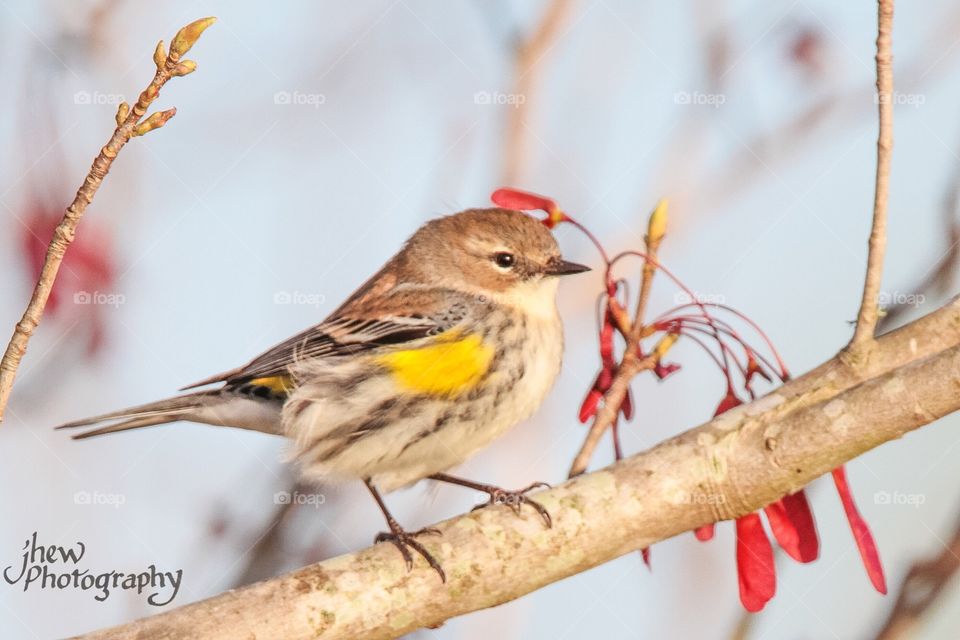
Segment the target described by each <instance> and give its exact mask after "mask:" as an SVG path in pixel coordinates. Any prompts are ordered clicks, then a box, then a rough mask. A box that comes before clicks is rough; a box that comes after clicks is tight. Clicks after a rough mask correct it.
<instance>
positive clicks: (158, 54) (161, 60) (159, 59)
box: [153, 40, 167, 71]
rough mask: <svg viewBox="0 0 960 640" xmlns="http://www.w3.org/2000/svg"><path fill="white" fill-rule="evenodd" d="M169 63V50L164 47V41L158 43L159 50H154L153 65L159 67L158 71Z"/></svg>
mask: <svg viewBox="0 0 960 640" xmlns="http://www.w3.org/2000/svg"><path fill="white" fill-rule="evenodd" d="M166 61H167V50H166V49H165V48H164V47H163V40H161V41H160V42H158V43H157V48H156V49H154V50H153V64H155V65H157V70H158V71H159V70H160V69H163V65H164V64H165V63H166Z"/></svg>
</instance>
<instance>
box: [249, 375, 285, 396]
mask: <svg viewBox="0 0 960 640" xmlns="http://www.w3.org/2000/svg"><path fill="white" fill-rule="evenodd" d="M250 384H252V385H256V386H258V387H266V388H267V389H270V391H273V392H274V393H276V394H277V395H284V394H286V393H288V392H289V391H290V390H291V389H292V388H293V378H291V377H290V376H270V377H268V378H254V379H253V380H251V381H250Z"/></svg>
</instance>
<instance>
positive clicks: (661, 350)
mask: <svg viewBox="0 0 960 640" xmlns="http://www.w3.org/2000/svg"><path fill="white" fill-rule="evenodd" d="M679 337H680V335H679V334H676V333H668V334H667V335H665V336H663V337H662V338H660V342H658V343H657V345H656V346H655V347H654V348H653V353H654V354H656V356H657V358H658V359H659V358H662V357H663V356H665V355H666V353H667V351H669V350H670V347H672V346H673V345H674V343H675V342H676V341H677V339H678V338H679Z"/></svg>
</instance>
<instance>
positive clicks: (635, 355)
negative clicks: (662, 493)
mask: <svg viewBox="0 0 960 640" xmlns="http://www.w3.org/2000/svg"><path fill="white" fill-rule="evenodd" d="M666 227H667V203H666V201H665V200H661V201H660V202H659V203H658V204H657V206H656V208H655V209H654V210H653V213H651V214H650V219H649V221H648V223H647V236H646V245H647V252H646V256H645V257H644V262H643V273H642V275H641V281H640V292H639V294H638V296H637V307H636V311H635V312H634V316H633V319H632V320H631V321H630V322H629V325H628V323H627V320H626V317H627V314H626V313H623V314H618V317H617V320H618V323H617V326H618V328H619V330H620V331H621V333H622V334H623V335H624V336H625V337H626V339H627V344H626V346H625V347H624V354H623V359H622V360H621V362H620V366H619V367H618V368H617V374H616V376H615V377H614V379H613V382H612V383H611V385H610V389H608V390H607V392H606V393H605V394H604V396H603V406H602V407H600V410H599V411H597V415H596V417H594V420H593V423H592V424H591V425H590V431H588V432H587V437H586V438H584V440H583V444H582V445H580V451H578V452H577V456H576V457H575V458H574V459H573V463H572V464H571V465H570V471H569V472H568V476H569V477H571V478H572V477H573V476H577V475H580V474H581V473H583V472H584V471H586V470H587V467H588V466H589V464H590V460H591V458H593V452H594V451H595V450H596V448H597V445H598V444H600V440H601V438H602V437H603V434H604V433H605V432H606V431H607V429H608V428H610V427H612V426H613V425H614V423H615V422H616V419H617V413H618V412H619V411H620V407H621V405H623V402H624V400H625V399H626V397H627V393H628V392H629V391H630V382H631V381H632V380H633V378H634V376H636V375H637V374H638V373H641V372H643V371H649V370H651V369H653V368H654V367H655V366H656V365H657V362H659V361H660V358H661V357H662V356H663V354H664V351H665V350H666V349H665V348H663V347H666V348H669V344H672V342H673V341H672V339H671V340H670V341H669V343H668V342H666V341H662V342H661V343H660V345H658V346H657V347H655V348H654V349H653V351H652V352H651V353H649V354H648V355H646V356H644V357H642V358H641V357H640V349H639V346H640V340H641V339H642V338H643V337H644V334H645V331H644V329H645V324H644V321H643V317H644V315H645V314H646V308H647V302H648V301H649V299H650V291H651V288H652V286H653V276H654V274H655V273H656V271H657V268H658V265H657V251H658V250H659V249H660V243H661V242H662V241H663V238H664V235H665V234H666ZM661 345H662V346H661ZM614 438H615V441H614V444H615V445H616V444H618V442H617V441H616V434H614Z"/></svg>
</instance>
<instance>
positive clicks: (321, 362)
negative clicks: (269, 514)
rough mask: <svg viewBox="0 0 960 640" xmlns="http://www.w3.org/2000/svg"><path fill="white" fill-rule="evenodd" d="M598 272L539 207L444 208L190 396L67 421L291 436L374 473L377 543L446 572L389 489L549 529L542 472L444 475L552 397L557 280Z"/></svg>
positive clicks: (299, 447) (368, 479) (318, 465)
mask: <svg viewBox="0 0 960 640" xmlns="http://www.w3.org/2000/svg"><path fill="white" fill-rule="evenodd" d="M588 270H589V267H587V266H584V265H581V264H577V263H575V262H570V261H567V260H565V259H564V258H563V256H562V255H561V252H560V249H559V246H558V244H557V241H556V239H555V238H554V236H553V234H552V233H551V232H550V230H549V229H548V227H547V226H546V225H545V224H543V223H542V222H541V221H540V220H538V219H536V218H534V217H533V216H531V215H529V214H527V213H523V212H520V211H514V210H510V209H502V208H488V209H468V210H466V211H462V212H459V213H455V214H451V215H447V216H443V217H439V218H436V219H433V220H430V221H428V222H426V223H425V224H423V225H422V226H421V227H420V228H419V229H418V230H417V231H416V232H415V233H414V234H413V235H412V236H411V237H410V238H409V239H408V240H407V241H406V242H405V243H404V245H403V247H402V248H401V250H400V251H399V252H398V253H397V254H395V255H394V256H393V257H392V258H390V259H389V260H388V261H387V263H386V264H385V265H384V266H383V267H382V268H381V269H380V270H379V271H377V272H376V273H375V274H374V275H373V276H372V277H370V278H369V279H368V280H367V281H366V282H365V283H363V284H362V285H361V286H360V287H359V288H358V289H357V290H356V291H355V292H354V293H353V294H352V295H350V296H349V297H348V298H347V300H346V301H345V302H343V304H341V305H340V306H339V307H338V308H337V309H336V310H335V311H333V312H332V313H331V314H330V315H329V316H328V317H327V318H326V319H325V320H323V321H322V322H320V324H317V325H315V326H312V327H310V328H308V329H306V330H305V331H302V332H301V333H298V334H296V335H294V336H293V337H291V338H290V339H288V340H285V341H284V342H281V343H279V344H277V345H276V346H274V347H273V348H271V349H269V350H267V351H266V352H264V353H262V354H261V355H259V356H257V357H255V358H254V359H253V360H251V361H249V362H248V363H247V364H245V365H243V366H241V367H237V368H235V369H231V370H229V371H225V372H223V373H219V374H216V375H214V376H210V377H208V378H205V379H203V380H200V381H199V382H196V383H194V384H191V385H188V386H186V387H183V388H182V389H180V391H185V392H186V393H183V394H181V395H177V396H175V397H171V398H167V399H164V400H160V401H157V402H151V403H148V404H144V405H140V406H135V407H130V408H127V409H122V410H120V411H113V412H110V413H105V414H102V415H97V416H93V417H90V418H85V419H82V420H75V421H72V422H68V423H66V424H62V425H60V426H59V427H57V428H59V429H73V428H78V427H90V426H95V428H93V429H91V430H87V431H84V432H82V433H79V434H77V435H74V436H73V437H74V438H75V439H84V438H90V437H92V436H100V435H105V434H110V433H116V432H120V431H129V430H131V429H138V428H142V427H149V426H154V425H161V424H166V423H170V422H177V421H189V422H195V423H203V424H207V425H214V426H222V427H233V428H239V429H248V430H254V431H259V432H263V433H268V434H275V435H279V436H284V437H286V438H287V439H288V440H289V442H290V451H289V457H290V459H291V460H292V461H293V463H294V464H295V466H296V468H297V470H298V473H299V475H300V477H301V479H302V480H305V481H307V482H341V481H347V480H362V481H363V482H364V484H365V485H366V487H367V488H368V490H369V491H370V493H371V495H372V496H373V498H374V499H375V500H376V502H377V504H378V506H379V508H380V510H381V511H382V512H383V515H384V517H385V519H386V522H387V526H388V528H389V532H383V533H380V534H379V535H378V536H377V537H376V538H375V542H392V543H393V544H395V545H396V546H397V548H398V549H399V550H400V553H401V555H402V557H403V559H404V561H405V562H406V565H407V568H408V570H409V569H411V568H412V566H413V557H412V554H411V551H410V550H411V549H412V550H414V551H416V552H417V553H419V554H420V555H421V556H422V557H423V558H424V559H425V560H426V561H427V563H428V564H429V565H430V566H431V567H433V568H434V569H435V570H436V571H437V573H439V575H440V578H441V580H445V579H446V577H445V574H444V572H443V569H442V567H441V566H440V565H439V563H438V562H437V561H436V560H435V559H434V558H433V556H432V555H431V554H430V553H429V552H428V551H427V549H426V548H425V547H424V546H423V545H422V544H421V543H420V542H419V541H418V540H417V537H418V536H420V535H424V534H430V533H437V531H436V530H434V529H421V530H419V531H415V532H407V531H406V530H405V529H403V527H401V526H400V524H399V523H398V522H397V520H396V519H395V518H394V517H393V516H392V515H391V513H390V511H389V510H388V509H387V506H386V504H385V502H384V500H383V498H382V495H381V494H382V493H388V492H390V491H393V490H395V489H398V488H402V487H406V486H409V485H411V484H413V483H415V482H417V481H419V480H422V479H425V478H429V479H432V480H436V481H440V482H447V483H452V484H456V485H460V486H464V487H468V488H472V489H475V490H478V491H483V492H485V493H487V494H488V495H489V501H488V502H487V503H486V504H485V505H480V506H486V505H489V504H507V505H508V506H510V507H511V508H512V509H513V510H514V511H516V512H518V513H519V511H520V506H521V505H523V504H527V505H529V506H531V507H532V508H534V509H535V510H536V511H537V512H539V514H540V515H541V517H543V519H544V522H545V524H546V525H547V526H550V525H551V519H550V515H549V513H548V512H547V511H546V509H544V508H543V506H542V505H540V504H539V503H537V502H536V501H535V500H533V499H532V498H529V497H527V495H526V494H527V493H528V492H530V491H532V490H533V489H535V488H538V487H541V486H546V485H545V484H544V483H540V482H538V483H533V484H531V485H530V486H528V487H526V488H525V489H521V490H519V491H507V490H504V489H501V488H499V487H497V486H495V485H492V484H486V483H479V482H474V481H472V480H466V479H463V478H459V477H456V476H452V475H449V474H448V473H447V471H448V470H450V469H452V468H454V467H456V466H458V465H459V464H461V463H462V462H464V461H465V460H466V459H467V458H469V457H470V456H471V455H472V454H474V453H475V452H476V451H478V450H479V449H481V448H483V447H485V446H487V445H488V444H490V443H491V442H492V441H493V440H495V439H496V438H497V437H499V436H501V435H502V434H504V433H505V432H506V431H507V430H509V429H510V428H512V427H513V426H515V425H516V424H518V423H519V422H522V421H523V420H525V419H527V418H528V417H530V416H531V415H532V414H533V413H534V412H535V411H536V409H537V408H538V407H539V406H540V404H541V403H542V401H543V400H544V398H545V397H546V395H547V393H548V391H549V390H550V388H551V387H552V385H553V383H554V381H555V379H556V378H557V376H558V374H559V372H560V368H561V359H562V353H563V326H562V322H561V318H560V314H559V311H558V308H557V291H558V282H559V278H560V277H561V276H566V275H571V274H576V273H582V272H584V271H588Z"/></svg>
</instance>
